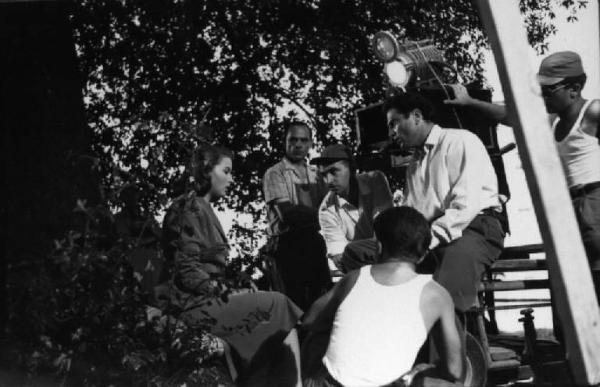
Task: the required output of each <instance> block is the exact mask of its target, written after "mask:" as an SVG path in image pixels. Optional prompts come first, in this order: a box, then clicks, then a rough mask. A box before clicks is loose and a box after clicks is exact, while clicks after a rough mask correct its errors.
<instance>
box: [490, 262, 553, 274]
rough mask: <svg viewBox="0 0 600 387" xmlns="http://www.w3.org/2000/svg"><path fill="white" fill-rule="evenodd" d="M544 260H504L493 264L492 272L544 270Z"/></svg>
mask: <svg viewBox="0 0 600 387" xmlns="http://www.w3.org/2000/svg"><path fill="white" fill-rule="evenodd" d="M546 269H547V267H546V260H545V259H505V260H500V261H496V262H494V264H493V265H492V266H491V267H490V270H491V271H492V272H499V271H501V272H505V271H527V270H546Z"/></svg>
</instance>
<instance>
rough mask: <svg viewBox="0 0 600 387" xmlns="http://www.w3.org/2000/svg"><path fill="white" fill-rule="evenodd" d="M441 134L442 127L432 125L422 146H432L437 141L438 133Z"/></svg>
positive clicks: (428, 147)
mask: <svg viewBox="0 0 600 387" xmlns="http://www.w3.org/2000/svg"><path fill="white" fill-rule="evenodd" d="M441 134H442V128H440V126H439V125H433V126H432V127H431V130H430V131H429V134H428V135H427V138H426V139H425V142H424V143H423V147H424V148H426V149H430V148H433V147H434V146H435V145H436V144H437V143H438V141H439V140H440V135H441Z"/></svg>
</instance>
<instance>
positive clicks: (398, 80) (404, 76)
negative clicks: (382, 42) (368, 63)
mask: <svg viewBox="0 0 600 387" xmlns="http://www.w3.org/2000/svg"><path fill="white" fill-rule="evenodd" d="M384 70H385V73H386V74H387V76H388V79H389V81H390V83H391V84H392V85H394V86H396V87H404V86H406V84H407V83H408V71H407V70H406V67H405V66H404V64H402V62H400V61H397V60H396V61H393V62H389V63H386V64H385V68H384Z"/></svg>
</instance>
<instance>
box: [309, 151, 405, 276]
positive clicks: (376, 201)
mask: <svg viewBox="0 0 600 387" xmlns="http://www.w3.org/2000/svg"><path fill="white" fill-rule="evenodd" d="M311 164H315V165H318V167H319V174H320V175H321V177H322V178H323V179H324V180H325V183H326V184H327V187H328V189H329V192H328V193H327V195H326V196H325V198H324V199H323V202H322V203H321V206H320V207H319V224H320V225H321V234H322V235H323V237H324V238H325V243H326V245H327V255H328V257H329V258H330V259H332V260H333V262H334V263H335V264H336V266H338V267H339V268H340V269H342V270H343V271H344V272H348V271H350V270H354V269H357V268H359V267H361V266H363V265H365V264H368V263H372V262H373V260H374V259H375V256H376V252H377V244H376V242H375V239H374V231H373V219H374V218H375V216H377V214H379V213H380V212H381V211H383V210H385V209H387V208H390V207H392V206H393V200H392V193H391V191H390V187H389V184H388V181H387V179H386V177H385V175H384V174H383V173H382V172H380V171H370V172H366V173H356V165H355V162H354V157H353V156H352V151H351V150H350V148H348V147H347V146H345V145H342V144H333V145H329V146H328V147H326V148H325V149H324V150H323V153H321V156H320V157H317V158H314V159H312V161H311Z"/></svg>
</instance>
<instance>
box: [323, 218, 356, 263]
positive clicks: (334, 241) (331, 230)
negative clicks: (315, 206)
mask: <svg viewBox="0 0 600 387" xmlns="http://www.w3.org/2000/svg"><path fill="white" fill-rule="evenodd" d="M319 225H320V226H321V235H323V239H325V244H326V246H327V255H328V256H334V255H338V254H342V253H343V252H344V248H345V247H346V245H347V244H348V243H349V242H350V241H348V239H347V238H346V235H345V234H344V229H343V225H342V222H341V219H340V218H339V216H338V215H337V214H336V213H335V212H334V211H333V210H332V209H331V208H321V209H320V210H319Z"/></svg>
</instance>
